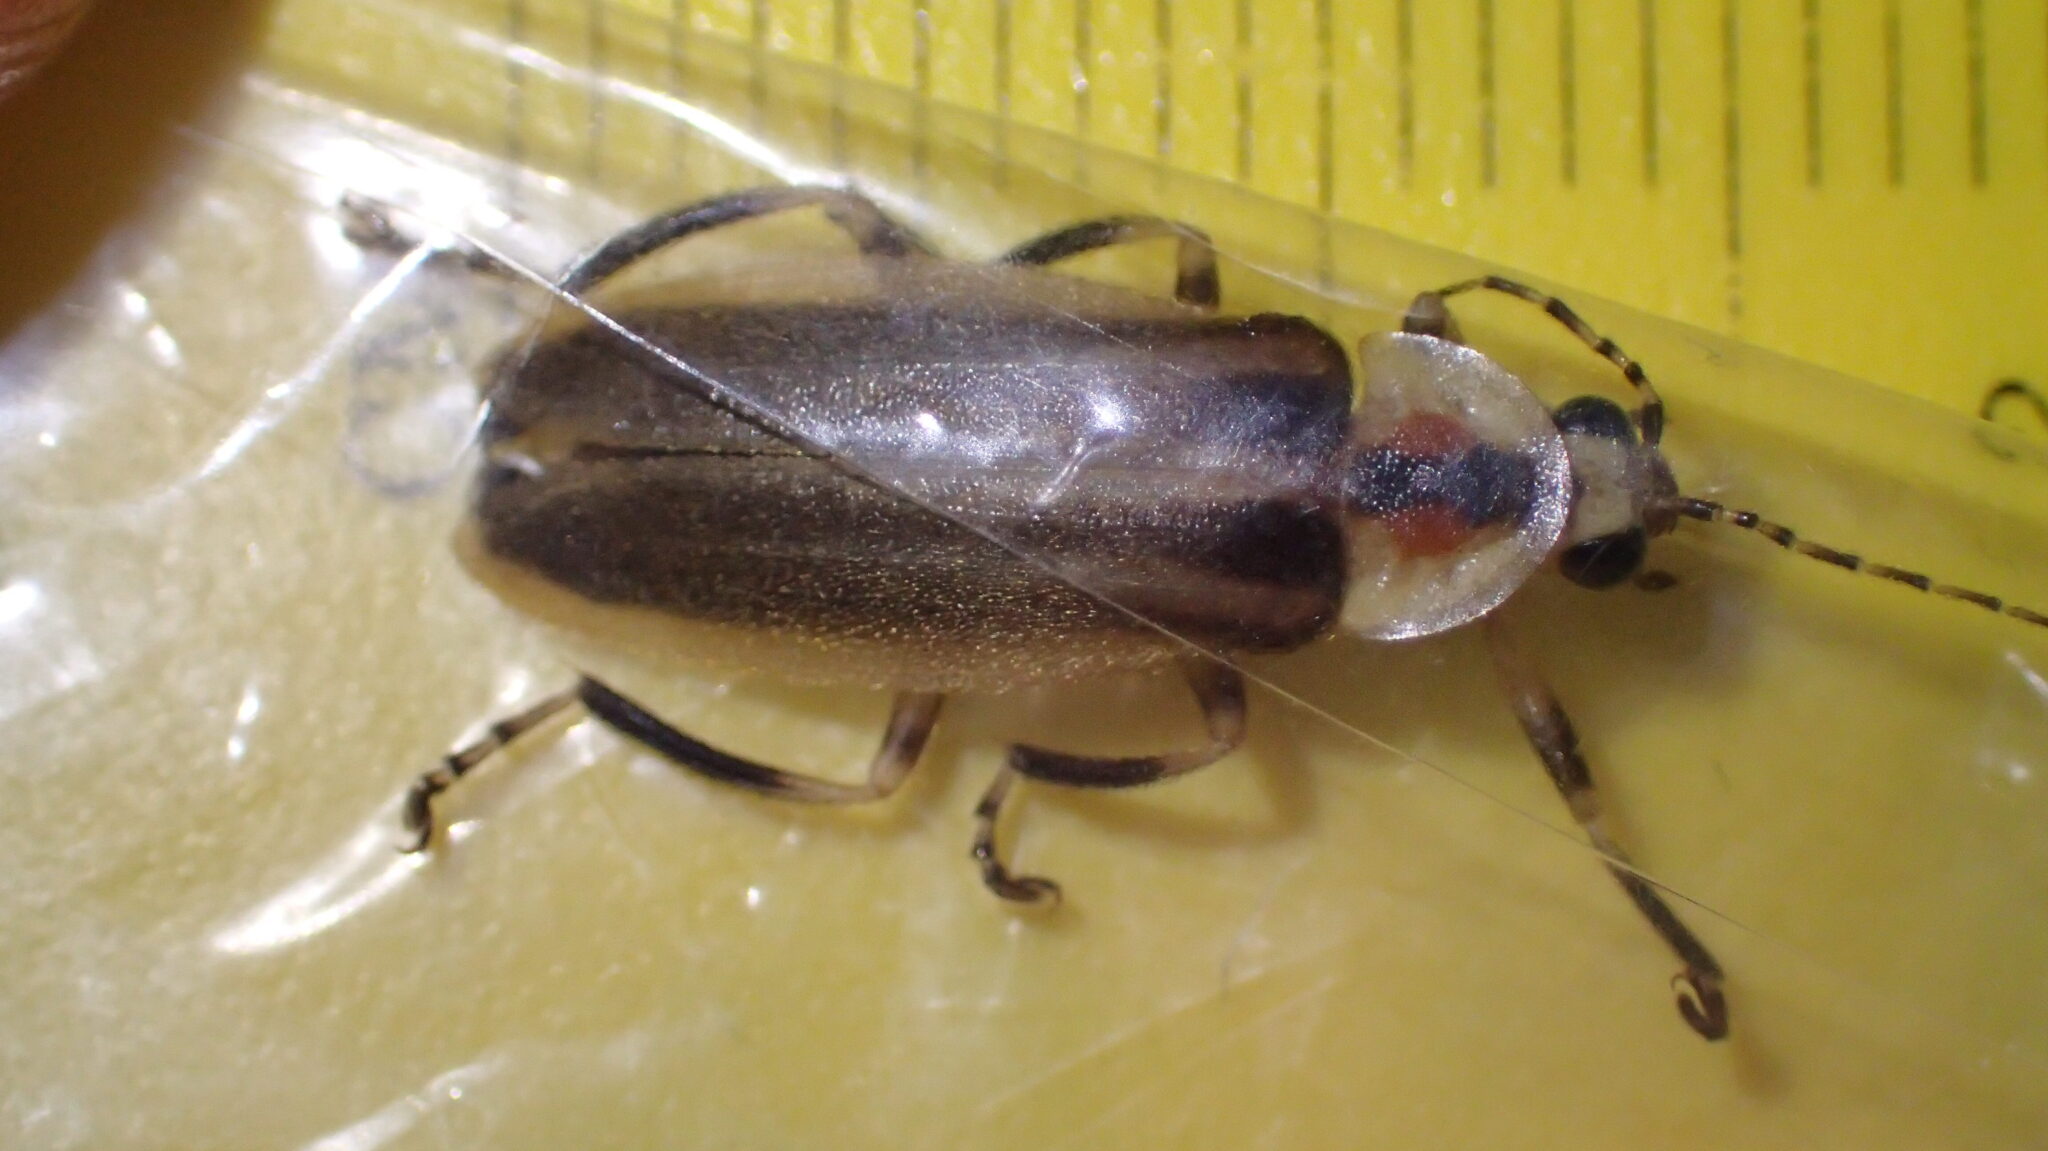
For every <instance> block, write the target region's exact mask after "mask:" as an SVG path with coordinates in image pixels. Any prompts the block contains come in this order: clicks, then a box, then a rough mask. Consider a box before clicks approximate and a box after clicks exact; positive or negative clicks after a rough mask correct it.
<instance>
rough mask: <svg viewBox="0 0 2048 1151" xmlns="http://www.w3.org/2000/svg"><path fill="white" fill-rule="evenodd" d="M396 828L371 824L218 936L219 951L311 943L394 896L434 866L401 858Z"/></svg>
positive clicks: (254, 952) (256, 951) (258, 951)
mask: <svg viewBox="0 0 2048 1151" xmlns="http://www.w3.org/2000/svg"><path fill="white" fill-rule="evenodd" d="M394 826H396V825H395V824H392V823H390V822H387V821H385V820H375V821H372V822H371V823H370V825H369V826H366V827H364V828H363V829H362V830H361V831H358V832H357V833H356V834H355V835H354V836H352V837H350V839H349V841H348V842H347V843H345V844H343V845H342V847H341V849H340V850H339V851H336V852H334V853H333V854H332V855H330V856H328V857H327V858H326V859H323V860H321V861H320V862H319V863H317V864H315V865H314V866H313V867H312V869H311V870H310V871H309V872H308V873H307V874H306V876H305V877H304V878H302V879H300V880H298V881H297V882H295V883H293V884H291V885H290V886H288V887H286V888H285V889H284V890H282V891H280V892H278V893H277V894H276V895H273V896H271V897H270V898H269V899H267V900H264V901H263V902H262V903H261V904H260V905H258V906H257V907H256V909H255V910H254V911H251V912H249V913H248V914H247V915H244V916H243V917H242V918H241V919H240V920H238V921H236V922H234V923H231V924H229V925H228V926H227V927H224V928H222V929H221V930H219V931H217V932H215V933H214V936H213V940H212V942H213V946H214V949H215V950H217V951H225V952H227V953H229V954H231V955H257V954H261V953H263V952H266V951H275V950H277V949H278V948H280V947H287V946H290V945H291V944H294V943H298V942H300V941H302V940H305V939H310V938H312V937H313V936H315V935H318V934H320V933H321V932H323V931H325V930H327V929H328V928H330V927H333V926H334V925H335V924H337V923H340V922H341V921H343V920H345V919H347V918H348V917H349V916H351V915H354V914H355V913H356V912H358V911H361V910H362V909H363V908H365V907H367V906H369V905H370V904H372V903H375V902H376V901H377V900H379V899H381V898H383V897H384V896H385V895H387V894H389V893H390V892H391V891H392V890H393V889H394V888H396V887H397V886H398V885H399V883H401V882H403V881H404V879H405V877H406V876H407V875H409V874H411V873H412V872H413V871H415V870H417V869H419V868H420V867H423V866H425V865H426V864H427V863H429V862H430V859H429V857H428V856H425V855H401V854H399V853H398V851H397V850H396V849H395V846H394V843H393V835H392V831H391V829H392V827H394ZM450 830H451V832H452V830H453V829H450Z"/></svg>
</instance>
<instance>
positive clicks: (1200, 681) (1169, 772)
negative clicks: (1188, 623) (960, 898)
mask: <svg viewBox="0 0 2048 1151" xmlns="http://www.w3.org/2000/svg"><path fill="white" fill-rule="evenodd" d="M1181 671H1182V674H1184V675H1185V676H1186V677H1187V681H1188V686H1189V687H1190V688H1191V689H1193V691H1194V693H1195V702H1196V704H1197V705H1198V706H1200V707H1201V709H1202V724H1203V726H1204V727H1205V728H1207V729H1208V734H1209V742H1208V743H1206V744H1204V745H1202V746H1201V747H1196V748H1189V749H1187V750H1185V751H1173V752H1167V753H1165V754H1163V755H1140V756H1127V757H1095V756H1082V755H1069V754H1067V753H1065V752H1059V751H1049V750H1047V749H1045V748H1041V747H1033V746H1030V745H1028V744H1021V743H1020V744H1015V745H1013V746H1012V747H1011V748H1010V755H1009V759H1008V761H1007V762H1006V763H1004V765H1003V768H1002V770H1001V771H999V772H997V773H996V778H995V782H994V783H991V784H990V785H989V789H988V791H987V793H986V794H984V795H983V796H982V797H981V802H980V803H978V804H976V805H975V808H974V849H973V852H972V854H973V856H974V861H975V862H976V863H978V864H979V865H980V866H981V879H982V882H983V883H986V884H987V885H988V889H989V890H990V891H993V892H995V893H996V894H997V895H999V896H1001V897H1002V898H1004V899H1008V900H1012V901H1015V902H1018V903H1038V902H1041V901H1045V900H1058V899H1059V896H1060V887H1059V884H1057V883H1054V882H1053V881H1052V880H1050V879H1046V878H1045V877H1043V876H1038V875H1016V874H1013V873H1012V872H1011V871H1010V869H1009V867H1008V866H1007V865H1006V864H1005V863H1004V862H1003V860H1002V856H1001V854H1000V853H999V852H998V851H997V850H996V821H997V819H998V818H1000V817H1001V815H1002V810H1003V803H1004V801H1005V800H1007V799H1008V798H1009V795H1010V792H1011V789H1012V788H1013V787H1015V785H1016V782H1017V780H1018V778H1019V777H1023V778H1028V779H1037V780H1042V781H1044V782H1047V783H1059V784H1065V785H1066V786H1068V787H1141V786H1143V785H1145V784H1148V783H1157V782H1159V781H1160V780H1164V779H1172V778H1173V777H1174V776H1177V775H1185V774H1187V773H1188V772H1191V771H1194V770H1196V769H1197V768H1202V767H1207V766H1208V765H1209V764H1212V763H1214V762H1216V761H1217V760H1219V759H1222V758H1223V757H1224V756H1226V755H1229V754H1230V753H1231V752H1232V751H1235V750H1237V747H1238V745H1240V744H1242V743H1243V742H1244V733H1245V693H1244V677H1243V676H1241V675H1239V674H1238V672H1237V670H1236V669H1235V668H1232V667H1229V666H1226V665H1224V664H1222V663H1218V662H1217V661H1215V660H1213V659H1210V658H1209V657H1207V656H1188V657H1185V658H1183V659H1182V661H1181Z"/></svg>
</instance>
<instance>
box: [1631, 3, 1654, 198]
mask: <svg viewBox="0 0 2048 1151" xmlns="http://www.w3.org/2000/svg"><path fill="white" fill-rule="evenodd" d="M1636 20H1637V28H1638V31H1639V34H1640V38H1639V39H1638V40H1637V42H1636V55H1637V57H1638V60H1637V67H1636V75H1637V76H1638V77H1640V81H1639V82H1640V84H1641V85H1642V87H1641V89H1640V91H1639V93H1638V95H1639V96H1640V98H1641V101H1642V110H1641V117H1642V121H1643V124H1642V136H1643V183H1645V184H1647V185H1649V186H1650V187H1652V188H1654V187H1656V186H1657V167H1658V154H1657V153H1658V143H1659V141H1658V134H1659V128H1658V124H1657V117H1658V115H1659V114H1660V112H1659V109H1658V106H1657V0H1638V3H1637V4H1636Z"/></svg>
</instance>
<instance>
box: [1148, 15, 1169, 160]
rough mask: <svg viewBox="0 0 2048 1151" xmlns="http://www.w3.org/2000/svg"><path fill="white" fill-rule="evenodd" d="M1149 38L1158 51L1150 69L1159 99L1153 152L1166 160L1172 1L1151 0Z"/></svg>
mask: <svg viewBox="0 0 2048 1151" xmlns="http://www.w3.org/2000/svg"><path fill="white" fill-rule="evenodd" d="M1152 39H1153V40H1154V41H1155V42H1156V47H1157V51H1158V58H1157V61H1156V64H1155V66H1154V68H1153V77H1154V83H1155V87H1156V88H1157V89H1158V99H1157V100H1155V101H1154V102H1153V105H1152V115H1153V123H1152V152H1153V154H1154V155H1156V156H1157V157H1158V158H1159V159H1161V160H1166V159H1169V158H1171V157H1172V156H1173V0H1152ZM1162 174H1163V173H1162Z"/></svg>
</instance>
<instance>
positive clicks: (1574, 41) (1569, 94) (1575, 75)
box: [1557, 0, 1579, 187]
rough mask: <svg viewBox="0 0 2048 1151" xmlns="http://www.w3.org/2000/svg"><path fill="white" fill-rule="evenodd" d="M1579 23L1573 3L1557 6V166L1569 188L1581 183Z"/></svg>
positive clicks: (1569, 0)
mask: <svg viewBox="0 0 2048 1151" xmlns="http://www.w3.org/2000/svg"><path fill="white" fill-rule="evenodd" d="M1578 41H1579V22H1578V14H1577V13H1576V12H1575V11H1574V10H1573V6H1572V0H1558V3H1557V148H1558V156H1557V164H1558V176H1559V177H1560V178H1562V179H1563V180H1564V182H1565V185H1566V186H1567V187H1569V186H1571V185H1575V184H1577V183H1578V182H1579V43H1578Z"/></svg>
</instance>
